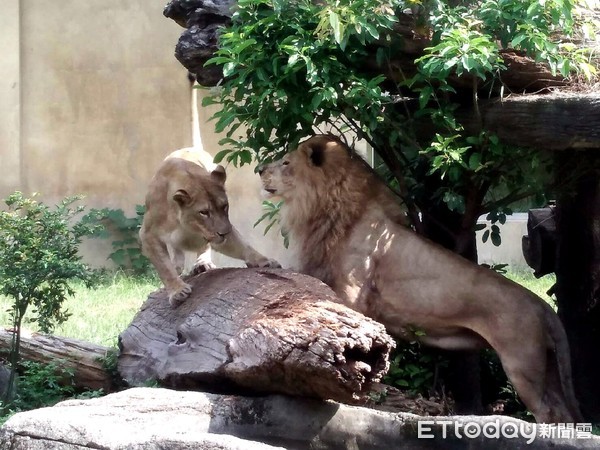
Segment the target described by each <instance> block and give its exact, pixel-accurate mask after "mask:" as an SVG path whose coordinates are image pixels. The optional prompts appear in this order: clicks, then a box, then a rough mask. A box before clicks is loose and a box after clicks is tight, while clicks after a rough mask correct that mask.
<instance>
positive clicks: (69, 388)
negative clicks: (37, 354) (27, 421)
mask: <svg viewBox="0 0 600 450" xmlns="http://www.w3.org/2000/svg"><path fill="white" fill-rule="evenodd" d="M73 380H74V372H73V370H72V369H69V368H65V367H63V365H62V361H60V360H57V361H52V362H50V363H47V364H45V363H39V362H35V361H22V362H21V363H20V364H19V380H18V384H17V386H18V392H17V394H16V396H15V398H14V399H13V400H12V401H11V402H10V404H8V405H6V406H8V408H4V413H5V415H4V416H3V417H2V418H0V423H1V422H3V421H5V420H6V419H8V417H10V415H12V414H14V413H16V412H19V411H28V410H30V409H36V408H42V407H45V406H53V405H55V404H56V403H58V402H59V401H62V400H65V399H67V398H72V397H75V398H94V397H99V396H102V395H103V394H104V392H103V391H102V390H96V391H89V390H86V391H83V392H79V391H78V390H77V388H76V387H75V385H74V383H73Z"/></svg>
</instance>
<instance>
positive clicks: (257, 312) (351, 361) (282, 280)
mask: <svg viewBox="0 0 600 450" xmlns="http://www.w3.org/2000/svg"><path fill="white" fill-rule="evenodd" d="M187 282H188V283H190V284H192V286H193V292H192V294H191V296H190V297H189V298H188V299H187V300H186V301H185V302H184V303H183V304H182V305H181V306H179V307H178V308H176V309H172V308H171V307H170V306H169V302H168V300H167V294H166V292H165V291H164V290H161V291H157V292H155V293H154V294H152V295H151V296H150V298H149V299H148V301H147V302H146V303H145V304H144V306H143V307H142V309H141V311H140V312H139V313H138V314H137V315H136V316H135V318H134V320H133V322H132V323H131V325H130V326H129V327H128V328H127V329H126V330H125V331H124V332H123V333H122V334H121V336H120V339H119V346H120V350H121V352H120V356H119V364H118V366H119V371H120V373H121V375H122V376H123V378H125V379H126V380H128V381H129V382H131V383H133V384H138V383H143V382H146V381H147V380H157V381H159V382H160V384H162V385H165V386H169V387H175V388H193V387H202V388H205V389H206V388H209V389H213V390H221V391H222V390H223V389H231V388H237V389H239V388H245V390H246V391H247V390H248V389H249V390H251V391H254V392H279V393H286V394H292V395H303V396H310V397H319V398H328V399H334V400H339V401H344V402H351V401H359V400H360V401H362V400H365V399H366V397H367V394H368V390H369V386H370V384H371V383H373V382H377V381H379V380H380V379H381V377H382V376H383V375H384V374H385V372H386V371H387V369H388V367H389V362H388V357H389V352H390V350H391V349H392V348H393V346H394V341H393V339H392V338H391V337H390V336H389V335H387V334H386V332H385V328H384V327H383V325H381V324H379V323H377V322H375V321H373V320H371V319H369V318H366V317H364V316H363V315H362V314H360V313H358V312H355V311H353V310H351V309H349V308H347V307H345V306H343V305H341V304H339V303H336V301H338V299H337V297H336V296H335V294H334V293H333V291H332V290H331V289H330V288H329V287H327V286H326V285H325V284H324V283H322V282H321V281H319V280H317V279H315V278H312V277H308V276H306V275H301V274H297V273H293V272H290V271H286V270H261V269H215V270H211V271H209V272H206V273H203V274H200V275H197V276H195V277H193V278H191V279H189V280H187Z"/></svg>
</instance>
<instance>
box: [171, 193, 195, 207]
mask: <svg viewBox="0 0 600 450" xmlns="http://www.w3.org/2000/svg"><path fill="white" fill-rule="evenodd" d="M173 200H175V202H176V203H177V204H178V205H179V206H182V207H183V206H188V205H189V204H190V203H192V197H190V194H188V193H187V191H186V190H184V189H179V190H177V191H176V192H175V193H174V194H173Z"/></svg>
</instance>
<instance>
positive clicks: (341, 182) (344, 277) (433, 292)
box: [259, 135, 581, 422]
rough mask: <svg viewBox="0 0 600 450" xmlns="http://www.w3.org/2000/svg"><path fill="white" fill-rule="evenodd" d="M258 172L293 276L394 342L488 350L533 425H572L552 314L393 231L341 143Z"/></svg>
mask: <svg viewBox="0 0 600 450" xmlns="http://www.w3.org/2000/svg"><path fill="white" fill-rule="evenodd" d="M259 172H260V175H261V179H262V183H263V188H264V189H265V191H267V192H268V193H270V194H271V195H274V196H279V197H281V198H282V199H283V200H284V206H283V209H282V212H281V222H282V227H284V228H285V229H286V230H287V231H288V233H289V237H290V243H291V244H293V245H295V248H296V251H297V256H298V259H299V261H298V262H299V267H298V269H299V270H300V271H301V272H304V273H306V274H309V275H313V276H315V277H317V278H320V279H321V280H323V281H324V282H326V283H327V284H329V285H330V286H331V287H332V288H333V290H334V291H335V292H336V293H337V294H338V295H339V296H340V298H341V299H342V301H343V302H344V303H345V304H346V305H348V306H350V307H352V308H354V309H356V310H358V311H360V312H362V313H364V314H365V315H367V316H370V317H372V318H374V319H375V320H378V321H380V322H381V323H383V324H384V325H385V326H386V327H387V328H388V330H389V331H390V333H392V334H394V335H395V336H397V337H399V338H408V339H418V340H420V341H421V342H423V343H424V344H428V345H433V346H436V347H440V348H444V349H477V348H483V347H487V346H489V347H492V348H493V349H494V350H495V351H496V352H497V353H498V355H499V357H500V360H501V361H502V365H503V367H504V370H505V371H506V374H507V375H508V377H509V378H510V380H511V382H512V384H513V385H514V387H515V389H516V390H517V393H518V394H519V396H520V397H521V399H522V400H523V402H524V403H525V405H526V406H527V408H529V410H530V411H531V412H532V413H533V415H534V416H535V418H536V420H537V421H538V422H573V421H578V420H580V419H581V414H580V412H579V408H578V404H577V401H576V399H575V395H574V392H573V385H572V380H571V364H570V360H569V346H568V343H567V338H566V335H565V331H564V329H563V327H562V324H561V322H560V321H559V319H558V316H557V315H556V314H555V313H554V311H553V310H552V309H551V308H550V306H548V304H546V302H544V301H543V300H542V299H540V298H539V297H537V296H536V295H535V294H533V293H532V292H530V291H528V290H527V289H524V288H523V287H521V286H519V285H517V284H516V283H513V282H512V281H510V280H508V279H506V278H504V277H502V276H500V275H498V274H496V273H494V272H493V271H491V270H489V269H486V268H483V267H480V266H478V265H476V264H473V263H471V262H469V261H467V260H466V259H463V258H462V257H460V256H458V255H456V254H454V253H452V252H450V251H448V250H446V249H444V248H442V247H441V246H438V245H436V244H434V243H433V242H430V241H428V240H427V239H424V238H423V237H420V236H419V235H417V234H416V233H414V232H413V231H412V230H410V229H409V228H407V227H405V226H403V225H401V224H399V208H398V206H397V201H396V200H395V198H394V196H393V194H392V193H391V191H390V190H389V189H388V188H387V186H385V184H384V183H382V182H381V181H380V180H379V179H378V178H377V176H376V175H375V174H374V173H373V172H372V171H371V170H370V169H368V168H367V166H366V163H365V162H364V161H362V160H361V158H360V157H358V156H357V155H356V154H353V153H352V152H351V151H350V150H349V149H348V148H347V147H346V146H345V145H344V144H343V143H341V141H339V140H338V139H336V138H334V137H332V136H326V135H318V136H314V137H312V138H310V139H308V140H307V141H305V142H303V143H302V144H300V145H299V147H298V148H297V149H296V150H295V151H293V152H291V153H289V154H287V155H286V156H284V157H283V158H282V159H281V160H279V161H276V162H274V163H271V164H268V165H266V166H263V167H262V168H261V169H260V170H259ZM415 330H419V331H422V332H424V335H421V334H422V333H415Z"/></svg>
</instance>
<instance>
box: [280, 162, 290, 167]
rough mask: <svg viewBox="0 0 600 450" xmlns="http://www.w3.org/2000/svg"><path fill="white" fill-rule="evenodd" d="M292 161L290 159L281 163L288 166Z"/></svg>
mask: <svg viewBox="0 0 600 450" xmlns="http://www.w3.org/2000/svg"><path fill="white" fill-rule="evenodd" d="M289 163H290V162H289V161H284V162H282V163H281V165H282V166H287V165H288V164H289Z"/></svg>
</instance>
